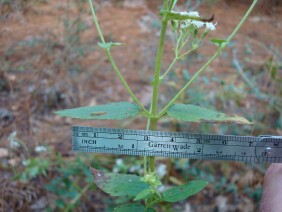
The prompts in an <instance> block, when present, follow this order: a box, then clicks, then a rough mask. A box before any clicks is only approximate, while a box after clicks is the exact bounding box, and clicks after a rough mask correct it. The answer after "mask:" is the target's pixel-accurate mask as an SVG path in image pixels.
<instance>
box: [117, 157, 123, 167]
mask: <svg viewBox="0 0 282 212" xmlns="http://www.w3.org/2000/svg"><path fill="white" fill-rule="evenodd" d="M116 165H117V166H122V165H123V159H121V158H118V159H116Z"/></svg>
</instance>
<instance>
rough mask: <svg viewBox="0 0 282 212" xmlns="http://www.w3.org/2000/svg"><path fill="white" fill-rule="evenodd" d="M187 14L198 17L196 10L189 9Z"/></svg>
mask: <svg viewBox="0 0 282 212" xmlns="http://www.w3.org/2000/svg"><path fill="white" fill-rule="evenodd" d="M187 15H189V16H192V17H200V15H199V13H198V11H190V12H189V13H187Z"/></svg>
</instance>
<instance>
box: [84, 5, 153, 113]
mask: <svg viewBox="0 0 282 212" xmlns="http://www.w3.org/2000/svg"><path fill="white" fill-rule="evenodd" d="M89 5H90V8H91V12H92V16H93V20H94V23H95V26H96V29H97V31H98V34H99V37H100V39H101V41H102V43H105V39H104V36H103V34H102V31H101V28H100V26H99V22H98V19H97V16H96V13H95V10H94V6H93V3H92V0H89ZM106 54H107V57H108V59H109V61H110V63H111V65H112V66H113V68H114V70H115V72H116V74H117V76H118V78H119V80H120V81H121V83H122V85H123V87H124V88H125V89H126V91H127V92H128V94H129V95H130V96H131V98H132V99H133V100H134V102H135V103H136V104H137V105H138V106H139V107H140V108H141V110H142V111H143V112H144V114H145V115H146V116H147V117H149V116H150V113H149V112H148V110H147V109H146V108H145V107H144V106H143V105H142V104H141V102H140V101H139V99H138V98H137V97H136V96H135V94H134V93H133V92H132V90H131V88H130V87H129V85H128V83H127V82H126V80H125V79H124V78H123V76H122V74H121V73H120V71H119V69H118V67H117V65H116V63H115V61H114V59H113V57H112V55H111V52H110V48H107V49H106Z"/></svg>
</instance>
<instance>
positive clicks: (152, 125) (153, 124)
mask: <svg viewBox="0 0 282 212" xmlns="http://www.w3.org/2000/svg"><path fill="white" fill-rule="evenodd" d="M167 8H168V0H164V9H165V10H166V9H167ZM167 23H168V19H167V17H166V15H165V16H164V17H163V19H162V28H161V34H160V40H159V47H158V52H157V57H156V65H155V76H154V83H153V96H152V102H151V110H150V114H151V116H152V117H151V118H150V119H149V120H148V128H149V129H150V130H156V129H157V119H155V118H154V116H155V115H156V113H157V105H158V93H159V84H160V73H161V64H162V58H163V50H164V41H165V35H166V27H167ZM149 172H150V173H153V172H155V157H149Z"/></svg>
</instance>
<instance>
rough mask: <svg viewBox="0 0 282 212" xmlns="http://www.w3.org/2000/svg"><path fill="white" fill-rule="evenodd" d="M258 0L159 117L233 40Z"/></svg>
mask: <svg viewBox="0 0 282 212" xmlns="http://www.w3.org/2000/svg"><path fill="white" fill-rule="evenodd" d="M257 1H258V0H254V1H253V3H252V5H251V6H250V8H249V9H248V11H247V12H246V14H245V15H244V17H243V18H242V19H241V21H240V22H239V24H238V25H237V26H236V28H235V29H234V31H233V32H232V33H231V34H230V35H229V37H228V38H227V39H226V42H225V43H224V44H222V45H221V46H219V47H218V50H217V51H216V53H215V54H214V55H213V56H212V57H211V58H210V59H209V61H208V62H207V63H206V64H205V65H204V66H203V67H202V68H201V69H200V70H199V71H198V72H197V73H196V74H195V75H194V76H193V77H192V78H191V79H190V80H189V82H187V83H186V85H185V86H184V87H183V88H182V89H181V90H180V91H179V92H178V93H177V94H176V95H175V97H174V98H173V99H172V100H171V101H170V102H169V103H168V104H167V105H166V106H165V107H164V108H163V109H162V110H161V112H160V113H159V114H158V115H157V118H161V117H162V116H163V115H164V114H165V113H166V111H167V110H168V108H169V107H170V106H171V105H173V104H174V102H175V101H176V100H177V99H178V98H179V97H180V96H181V95H182V94H183V93H184V92H185V91H186V90H187V88H188V87H189V86H190V85H191V83H192V82H193V81H194V80H195V79H197V78H198V76H199V75H200V74H201V73H202V72H203V71H204V70H205V69H206V68H207V67H208V66H209V65H210V64H211V63H212V62H213V61H214V60H215V59H216V58H217V57H218V56H219V55H220V54H221V52H222V50H223V49H224V48H225V47H226V46H227V44H228V43H229V42H230V41H231V39H232V38H233V37H234V35H235V34H236V33H237V32H238V30H239V29H240V27H241V26H242V24H243V23H244V22H245V20H246V19H247V17H248V16H249V14H250V13H251V11H252V10H253V8H254V6H255V5H256V3H257Z"/></svg>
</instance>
